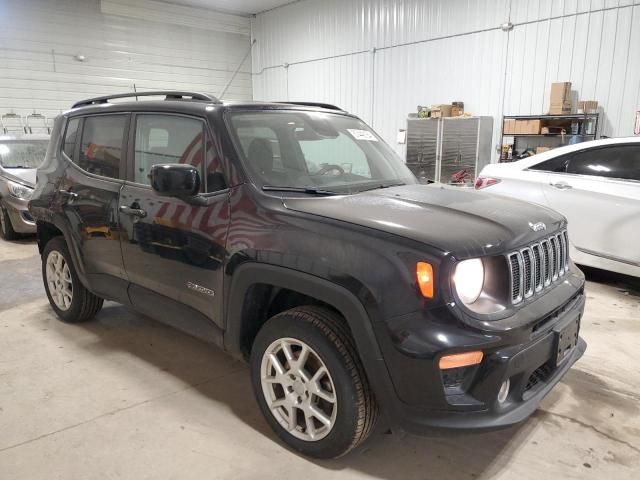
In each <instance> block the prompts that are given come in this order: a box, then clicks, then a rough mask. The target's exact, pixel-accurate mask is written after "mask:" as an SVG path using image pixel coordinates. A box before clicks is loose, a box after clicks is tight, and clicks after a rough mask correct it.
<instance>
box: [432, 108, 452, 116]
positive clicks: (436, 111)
mask: <svg viewBox="0 0 640 480" xmlns="http://www.w3.org/2000/svg"><path fill="white" fill-rule="evenodd" d="M452 108H453V107H452V106H451V105H431V117H432V118H441V117H450V116H451V109H452Z"/></svg>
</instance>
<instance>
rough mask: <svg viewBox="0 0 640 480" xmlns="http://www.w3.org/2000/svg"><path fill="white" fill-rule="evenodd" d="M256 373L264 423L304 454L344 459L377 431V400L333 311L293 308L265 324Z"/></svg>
mask: <svg viewBox="0 0 640 480" xmlns="http://www.w3.org/2000/svg"><path fill="white" fill-rule="evenodd" d="M251 373H252V379H253V387H254V391H255V394H256V398H257V400H258V403H259V405H260V408H261V409H262V412H263V414H264V415H265V417H266V419H267V421H268V422H269V424H270V425H271V427H272V428H273V429H274V431H275V432H276V433H277V434H278V436H279V437H280V438H281V439H282V440H284V441H285V442H286V443H287V444H288V445H290V446H291V447H293V448H294V449H296V450H298V451H299V452H301V453H303V454H305V455H309V456H311V457H316V458H335V457H339V456H341V455H344V454H346V453H347V452H349V451H350V450H352V449H353V448H355V447H356V446H358V445H359V444H360V443H362V442H363V441H364V440H365V439H366V438H367V437H368V436H369V434H370V433H371V431H372V430H373V427H374V425H375V420H376V417H377V408H376V404H375V400H374V398H373V394H372V393H371V390H370V388H369V384H368V381H367V378H366V376H365V374H364V369H363V367H362V364H361V362H360V359H359V357H358V354H357V352H356V348H355V345H354V343H353V339H352V338H351V335H350V333H349V331H348V329H347V328H346V325H345V324H344V320H343V319H342V318H341V317H340V316H339V315H338V314H336V313H334V312H332V311H331V310H328V309H325V308H321V307H316V306H305V307H296V308H293V309H291V310H288V311H286V312H283V313H280V314H278V315H276V316H275V317H273V318H271V319H270V320H268V321H267V322H266V323H265V325H264V326H263V327H262V329H261V330H260V332H259V333H258V336H257V337H256V340H255V342H254V345H253V348H252V352H251Z"/></svg>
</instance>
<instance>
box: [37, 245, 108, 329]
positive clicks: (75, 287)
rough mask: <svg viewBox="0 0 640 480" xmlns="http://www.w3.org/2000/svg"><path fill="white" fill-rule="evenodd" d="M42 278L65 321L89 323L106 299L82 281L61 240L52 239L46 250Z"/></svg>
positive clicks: (43, 255)
mask: <svg viewBox="0 0 640 480" xmlns="http://www.w3.org/2000/svg"><path fill="white" fill-rule="evenodd" d="M42 279H43V280H44V288H45V291H46V292H47V297H48V298H49V303H50V304H51V307H52V308H53V310H54V311H55V312H56V314H57V315H58V317H59V318H60V319H61V320H62V321H64V322H68V323H78V322H84V321H87V320H90V319H92V318H93V317H94V316H95V315H96V313H98V312H99V311H100V309H101V308H102V303H103V299H102V298H100V297H98V296H96V295H94V294H93V293H91V292H90V291H89V290H87V289H86V288H85V286H84V285H82V283H81V282H80V279H79V278H78V274H77V273H76V270H75V267H74V265H73V263H72V262H71V255H69V250H68V249H67V244H66V243H65V241H64V239H63V238H62V237H55V238H53V239H51V240H50V241H49V243H47V245H46V246H45V248H44V252H43V253H42Z"/></svg>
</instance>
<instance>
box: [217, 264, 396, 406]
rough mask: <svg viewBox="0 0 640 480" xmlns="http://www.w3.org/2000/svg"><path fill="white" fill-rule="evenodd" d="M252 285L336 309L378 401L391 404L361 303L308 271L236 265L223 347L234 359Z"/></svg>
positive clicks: (389, 386) (381, 362) (384, 371)
mask: <svg viewBox="0 0 640 480" xmlns="http://www.w3.org/2000/svg"><path fill="white" fill-rule="evenodd" d="M255 284H267V285H272V286H275V287H280V288H286V289H288V290H292V291H295V292H298V293H301V294H303V295H307V296H310V297H313V298H316V299H318V300H321V301H322V302H324V303H327V304H329V305H331V306H333V307H334V308H335V309H336V310H338V312H340V314H341V315H342V316H343V317H344V318H345V320H346V321H347V324H348V325H349V328H350V329H351V333H352V335H353V338H354V340H355V343H356V347H357V349H358V354H359V355H360V359H361V360H362V364H363V366H364V369H365V372H366V374H367V377H368V379H369V382H370V384H371V387H372V388H373V390H374V393H375V395H376V398H377V399H378V402H379V403H381V404H388V405H390V404H392V403H393V402H392V397H391V395H392V392H393V386H392V383H391V378H390V376H389V371H388V370H387V367H386V364H385V362H384V360H383V358H382V352H381V350H380V347H379V345H378V342H377V340H376V336H375V333H374V330H373V326H372V323H371V320H370V318H369V316H368V314H367V312H366V310H365V308H364V306H363V305H362V303H361V302H360V301H359V300H358V298H357V297H356V296H355V295H354V294H353V293H351V292H350V291H349V290H347V289H346V288H344V287H342V286H340V285H337V284H335V283H332V282H330V281H328V280H325V279H323V278H320V277H316V276H313V275H310V274H308V273H304V272H300V271H296V270H291V269H288V268H284V267H277V266H274V265H267V264H262V263H256V262H249V263H244V264H242V265H239V266H238V267H237V268H236V269H235V271H234V273H233V276H232V279H231V286H230V288H229V294H228V296H227V308H226V312H227V315H226V319H227V324H226V329H225V333H224V346H225V350H227V351H228V352H229V353H230V354H231V355H233V356H234V357H236V358H239V359H240V358H242V357H243V354H242V348H241V343H242V338H241V336H242V329H243V328H242V327H243V326H242V310H243V307H244V304H245V295H246V293H247V291H248V290H249V288H250V287H251V286H252V285H255Z"/></svg>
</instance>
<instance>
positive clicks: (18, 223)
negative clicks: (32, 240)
mask: <svg viewBox="0 0 640 480" xmlns="http://www.w3.org/2000/svg"><path fill="white" fill-rule="evenodd" d="M28 204H29V200H23V199H19V198H15V197H12V196H10V195H7V196H5V197H3V199H2V205H3V206H4V208H5V209H6V210H7V213H8V214H9V218H10V219H11V226H12V227H13V229H14V230H15V231H16V232H17V233H25V234H30V233H36V222H35V220H34V219H33V217H32V216H31V213H29V209H28Z"/></svg>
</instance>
